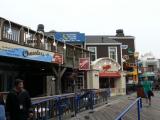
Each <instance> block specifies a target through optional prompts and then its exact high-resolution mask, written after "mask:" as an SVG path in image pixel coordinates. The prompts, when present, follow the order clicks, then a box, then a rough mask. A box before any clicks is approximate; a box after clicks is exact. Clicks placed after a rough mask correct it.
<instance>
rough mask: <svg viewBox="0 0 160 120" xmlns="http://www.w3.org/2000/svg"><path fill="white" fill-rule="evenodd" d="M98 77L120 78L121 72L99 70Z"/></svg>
mask: <svg viewBox="0 0 160 120" xmlns="http://www.w3.org/2000/svg"><path fill="white" fill-rule="evenodd" d="M99 77H113V78H120V77H121V74H120V73H119V72H100V73H99Z"/></svg>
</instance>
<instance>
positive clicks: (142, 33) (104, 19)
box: [0, 0, 160, 58]
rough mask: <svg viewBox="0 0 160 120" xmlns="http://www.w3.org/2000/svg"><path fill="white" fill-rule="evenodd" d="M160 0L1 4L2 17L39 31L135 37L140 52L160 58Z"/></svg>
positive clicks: (14, 0) (13, 0) (12, 0)
mask: <svg viewBox="0 0 160 120" xmlns="http://www.w3.org/2000/svg"><path fill="white" fill-rule="evenodd" d="M159 5H160V0H0V16H1V17H4V18H6V19H9V20H11V21H14V22H16V23H19V24H22V25H25V26H28V27H31V29H33V30H36V29H37V25H38V24H39V23H41V24H44V25H45V31H50V30H56V31H68V32H70V31H78V32H81V33H85V34H86V35H115V34H116V29H123V30H124V34H125V35H132V36H135V45H136V51H139V52H140V53H141V54H144V53H146V52H152V53H153V54H154V55H155V56H156V57H157V58H160V52H159V51H160V47H159V46H160V7H159Z"/></svg>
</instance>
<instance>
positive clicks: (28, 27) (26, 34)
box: [26, 27, 31, 38]
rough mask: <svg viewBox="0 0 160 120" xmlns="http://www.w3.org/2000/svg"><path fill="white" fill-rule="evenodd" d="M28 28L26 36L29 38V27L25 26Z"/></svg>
mask: <svg viewBox="0 0 160 120" xmlns="http://www.w3.org/2000/svg"><path fill="white" fill-rule="evenodd" d="M27 28H28V32H27V34H26V38H30V37H31V36H30V34H29V27H27Z"/></svg>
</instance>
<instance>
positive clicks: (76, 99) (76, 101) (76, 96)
mask: <svg viewBox="0 0 160 120" xmlns="http://www.w3.org/2000/svg"><path fill="white" fill-rule="evenodd" d="M74 100H75V102H74V110H75V116H76V114H77V112H78V95H77V94H76V95H75V99H74Z"/></svg>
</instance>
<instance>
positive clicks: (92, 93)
mask: <svg viewBox="0 0 160 120" xmlns="http://www.w3.org/2000/svg"><path fill="white" fill-rule="evenodd" d="M107 91H108V90H107V89H104V90H83V91H81V92H79V93H70V94H64V95H54V96H48V97H44V98H37V99H34V100H33V99H32V105H33V109H34V119H35V120H47V119H50V118H55V119H58V120H63V118H64V116H65V117H66V116H69V117H71V116H76V114H77V113H79V112H81V111H83V110H86V109H94V107H96V105H98V104H101V103H102V102H105V103H106V102H107V97H108V92H107Z"/></svg>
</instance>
